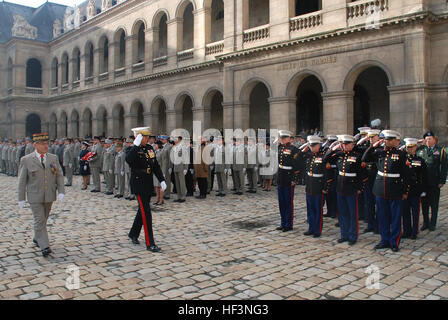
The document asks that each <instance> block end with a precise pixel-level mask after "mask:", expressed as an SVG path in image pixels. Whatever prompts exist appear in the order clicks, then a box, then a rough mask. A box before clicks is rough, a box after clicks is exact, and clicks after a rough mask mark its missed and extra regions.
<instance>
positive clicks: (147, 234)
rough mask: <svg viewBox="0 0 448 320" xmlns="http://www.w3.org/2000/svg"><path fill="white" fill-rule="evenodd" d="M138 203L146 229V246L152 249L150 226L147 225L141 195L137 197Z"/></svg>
mask: <svg viewBox="0 0 448 320" xmlns="http://www.w3.org/2000/svg"><path fill="white" fill-rule="evenodd" d="M137 199H138V203H139V204H140V211H141V212H142V220H143V226H144V228H145V239H146V246H147V247H150V246H151V243H150V242H149V233H148V224H147V223H146V213H145V209H144V208H143V203H142V199H141V198H140V196H139V195H137Z"/></svg>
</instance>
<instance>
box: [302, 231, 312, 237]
mask: <svg viewBox="0 0 448 320" xmlns="http://www.w3.org/2000/svg"><path fill="white" fill-rule="evenodd" d="M303 235H304V236H312V235H313V233H312V232H311V231H307V232H304V233H303Z"/></svg>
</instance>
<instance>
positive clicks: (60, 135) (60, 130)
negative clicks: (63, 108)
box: [57, 121, 65, 138]
mask: <svg viewBox="0 0 448 320" xmlns="http://www.w3.org/2000/svg"><path fill="white" fill-rule="evenodd" d="M57 128H58V132H57V137H58V138H63V137H64V136H65V134H64V130H65V123H64V122H62V121H58V122H57Z"/></svg>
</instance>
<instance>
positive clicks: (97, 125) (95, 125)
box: [80, 118, 101, 136]
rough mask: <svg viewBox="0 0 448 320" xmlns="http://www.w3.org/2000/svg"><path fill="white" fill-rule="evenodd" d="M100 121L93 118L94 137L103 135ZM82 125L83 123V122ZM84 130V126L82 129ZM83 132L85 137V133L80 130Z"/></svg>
mask: <svg viewBox="0 0 448 320" xmlns="http://www.w3.org/2000/svg"><path fill="white" fill-rule="evenodd" d="M100 121H101V120H100V119H98V118H92V135H93V136H99V135H100V134H101V132H100ZM81 124H82V121H81ZM80 129H82V125H81V128H80ZM80 131H81V132H82V135H83V136H85V132H83V131H82V130H80Z"/></svg>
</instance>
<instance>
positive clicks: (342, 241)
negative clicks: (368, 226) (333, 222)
mask: <svg viewBox="0 0 448 320" xmlns="http://www.w3.org/2000/svg"><path fill="white" fill-rule="evenodd" d="M347 241H348V239H339V240H338V243H344V242H347Z"/></svg>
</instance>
